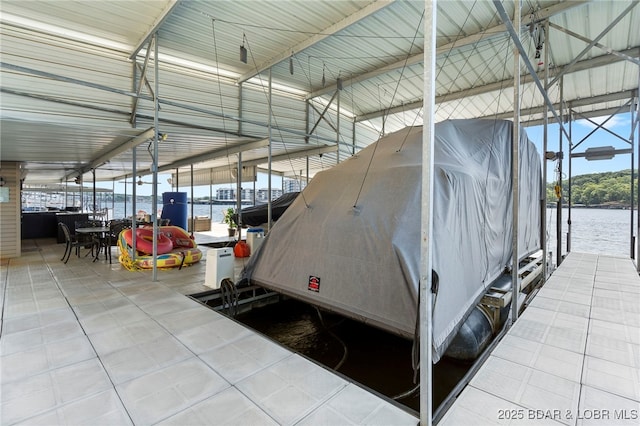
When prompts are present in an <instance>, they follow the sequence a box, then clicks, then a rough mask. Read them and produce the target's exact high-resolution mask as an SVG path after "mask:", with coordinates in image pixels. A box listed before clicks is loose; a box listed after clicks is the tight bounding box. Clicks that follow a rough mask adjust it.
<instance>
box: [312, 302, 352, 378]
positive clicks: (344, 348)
mask: <svg viewBox="0 0 640 426" xmlns="http://www.w3.org/2000/svg"><path fill="white" fill-rule="evenodd" d="M314 308H316V312H317V313H318V318H320V324H322V327H323V328H324V330H325V331H326V332H327V333H329V335H331V336H332V337H333V338H334V339H336V340H337V341H338V343H340V344H341V345H342V348H343V350H344V351H343V353H342V359H341V360H340V361H339V362H338V363H337V364H336V366H335V367H333V369H334V370H336V371H337V370H339V369H340V367H342V365H343V364H344V362H345V361H346V360H347V357H348V356H349V349H348V348H347V345H346V343H344V341H343V340H342V339H341V338H340V337H338V335H337V334H336V333H334V332H333V331H331V329H330V328H329V327H327V325H326V324H325V323H324V318H322V313H321V312H320V309H319V308H318V307H317V306H314Z"/></svg>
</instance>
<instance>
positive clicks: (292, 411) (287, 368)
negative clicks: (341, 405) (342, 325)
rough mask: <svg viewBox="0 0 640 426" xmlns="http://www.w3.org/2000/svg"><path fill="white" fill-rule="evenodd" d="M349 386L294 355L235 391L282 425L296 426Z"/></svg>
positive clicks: (245, 380) (253, 376)
mask: <svg viewBox="0 0 640 426" xmlns="http://www.w3.org/2000/svg"><path fill="white" fill-rule="evenodd" d="M346 385H347V382H346V381H345V380H343V379H341V378H339V377H337V376H335V375H333V374H331V373H329V372H328V371H326V370H324V369H323V368H321V367H319V366H317V365H315V364H314V363H312V362H310V361H308V360H306V359H304V358H302V357H300V356H299V355H291V356H289V357H287V358H285V359H284V360H282V361H280V362H278V363H276V364H274V365H272V366H270V367H268V368H265V369H263V370H261V371H259V372H258V373H256V374H254V375H252V376H250V377H248V378H246V379H244V380H242V381H241V382H239V383H238V384H237V385H236V387H237V388H238V389H239V390H240V391H241V392H242V393H244V394H245V395H247V396H248V397H249V398H250V399H251V400H252V401H254V402H255V403H256V404H258V405H260V407H262V409H263V410H264V411H265V412H267V414H269V416H271V417H272V418H274V419H275V420H276V421H277V422H278V423H279V424H294V423H296V422H297V421H299V420H301V419H302V418H304V417H305V416H306V415H308V414H310V413H311V412H312V411H313V410H314V409H316V408H317V407H319V406H320V404H321V403H323V402H325V401H326V400H328V399H329V398H330V397H331V396H333V395H334V394H336V393H337V392H338V391H339V390H340V389H342V388H344V387H345V386H346Z"/></svg>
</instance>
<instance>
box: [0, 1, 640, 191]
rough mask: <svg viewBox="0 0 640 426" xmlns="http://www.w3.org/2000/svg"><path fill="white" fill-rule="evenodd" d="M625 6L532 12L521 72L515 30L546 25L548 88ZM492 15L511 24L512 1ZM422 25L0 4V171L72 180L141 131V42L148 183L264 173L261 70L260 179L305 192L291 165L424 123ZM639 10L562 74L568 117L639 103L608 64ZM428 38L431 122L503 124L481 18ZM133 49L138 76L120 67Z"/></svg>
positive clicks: (631, 35)
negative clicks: (160, 172)
mask: <svg viewBox="0 0 640 426" xmlns="http://www.w3.org/2000/svg"><path fill="white" fill-rule="evenodd" d="M632 4H637V2H632V1H599V2H585V1H573V2H557V1H552V0H544V1H542V0H539V1H530V2H528V3H527V4H526V6H524V7H523V11H522V14H523V27H522V29H521V41H522V44H523V46H524V47H525V49H526V51H527V57H528V58H529V60H531V61H534V54H535V43H534V41H533V39H532V37H531V34H530V33H529V31H528V28H527V24H528V23H529V22H531V21H532V20H534V21H538V20H540V24H541V25H542V24H543V23H544V19H545V18H547V17H549V19H550V22H551V23H552V24H553V25H554V26H553V27H552V28H551V29H550V30H549V33H548V34H547V35H546V42H545V44H544V48H545V49H548V51H549V54H550V61H549V64H545V65H544V66H546V67H548V68H549V70H550V74H551V79H553V78H554V76H555V75H557V73H558V72H560V71H562V70H563V69H564V68H563V67H565V66H567V65H568V64H570V63H571V62H572V61H574V59H575V58H576V56H577V55H578V54H579V53H580V52H582V51H583V50H584V49H585V47H586V46H587V44H588V43H589V40H594V39H595V38H596V37H599V36H600V35H601V33H603V30H604V29H605V27H607V26H608V25H609V23H611V22H613V21H614V20H616V19H617V18H618V17H619V16H620V15H621V14H622V13H623V12H624V11H625V10H626V9H627V8H629V7H630V5H632ZM504 7H505V9H506V10H507V12H508V13H509V14H511V15H512V14H513V10H514V3H513V2H505V3H504ZM423 8H424V2H423V1H412V0H396V1H386V0H384V1H383V0H380V1H377V2H376V1H348V0H342V1H313V2H310V1H302V0H300V1H279V2H269V1H258V0H244V1H234V2H226V1H225V2H222V1H215V0H203V1H198V2H193V1H173V0H167V1H153V2H141V1H106V2H94V1H70V0H59V1H55V2H51V1H46V0H42V1H29V2H24V1H18V0H3V1H2V3H0V10H1V11H2V15H0V35H1V36H2V58H1V61H2V68H1V69H0V72H1V74H0V77H1V80H0V85H1V89H2V99H1V101H0V102H1V107H2V108H1V117H0V118H1V119H2V123H1V124H2V133H1V137H2V139H1V151H0V156H1V159H2V161H18V162H22V163H24V164H23V167H24V169H25V173H26V180H27V182H29V181H32V182H59V181H61V180H63V179H65V177H66V178H68V179H74V178H75V176H74V175H73V174H74V173H79V172H86V171H87V170H88V168H89V166H90V165H91V164H92V163H94V162H95V160H96V159H98V158H101V157H102V156H104V155H107V154H108V153H110V152H114V150H115V149H117V147H119V146H121V145H123V144H125V143H126V142H127V141H129V140H131V139H133V138H134V137H135V136H136V135H138V134H140V133H142V132H143V131H144V130H146V129H147V128H149V127H151V126H153V116H154V104H153V100H152V99H153V93H152V92H153V91H154V90H155V88H154V87H155V81H154V78H155V77H154V71H155V66H156V62H155V61H154V59H153V58H151V59H150V60H149V63H148V68H147V72H146V80H147V81H145V84H143V85H142V87H141V88H140V89H139V90H140V96H139V98H138V101H137V103H136V102H135V98H136V92H137V91H138V86H137V83H138V82H139V79H140V75H141V71H140V70H141V69H142V68H143V66H144V63H145V54H146V50H147V49H148V48H149V47H150V46H149V45H147V44H144V43H143V41H144V40H146V39H147V37H148V35H149V34H151V33H153V32H154V31H155V30H157V31H158V49H159V53H160V55H159V68H158V71H159V81H158V86H159V88H158V96H159V98H160V111H159V131H160V132H162V133H166V134H167V135H168V138H167V140H166V141H164V142H162V143H161V144H160V146H159V157H158V162H159V165H160V167H161V168H163V169H167V170H172V168H173V167H174V166H175V168H178V169H180V168H184V166H183V164H184V163H185V161H188V160H189V159H193V160H194V161H197V163H196V164H195V167H196V168H197V169H204V168H218V167H224V166H225V165H228V164H230V158H231V159H232V160H233V161H236V159H235V156H232V157H229V158H228V156H227V152H228V151H229V150H234V152H235V150H240V149H245V148H246V149H247V151H246V152H245V153H243V160H244V161H254V162H259V161H263V162H262V163H259V164H256V165H258V166H259V167H263V168H264V167H266V158H267V157H268V148H267V146H266V144H261V143H260V141H263V140H265V138H267V137H268V134H269V106H268V102H269V96H268V91H267V85H268V80H269V71H268V70H269V69H270V71H271V79H272V81H273V86H274V90H273V97H272V113H273V114H272V117H271V126H272V137H273V142H272V155H273V156H274V158H277V159H278V161H277V162H276V163H275V164H274V165H273V169H274V170H276V171H277V172H279V173H281V174H287V175H300V174H302V175H306V168H307V159H306V158H304V157H302V158H297V156H296V158H289V155H290V154H289V153H294V152H296V151H299V150H303V149H307V148H313V147H325V146H333V147H334V148H335V144H336V141H337V140H339V142H340V150H339V151H335V150H334V151H333V152H325V153H323V154H322V156H320V155H318V154H314V155H312V156H311V157H309V167H310V172H309V174H310V175H311V176H313V174H314V173H315V172H317V171H319V170H322V169H325V168H327V167H331V166H332V165H334V164H335V163H336V161H338V157H339V158H340V159H341V160H342V159H344V158H347V156H348V155H351V154H352V153H353V152H357V151H358V150H359V149H360V148H361V147H364V146H366V145H368V144H369V143H371V142H373V141H374V140H376V139H377V138H378V137H379V136H380V134H381V133H382V132H385V133H389V132H392V131H395V130H397V129H399V128H402V127H404V126H407V125H417V124H421V122H422V111H421V104H422V92H423V89H422V78H423V66H422V48H423V43H424V40H423V28H422V26H423V23H422V13H423ZM638 9H639V8H637V7H636V8H633V9H632V10H631V11H630V12H629V13H627V14H626V15H625V16H624V17H623V18H622V19H621V20H620V22H618V23H617V24H616V25H615V26H614V27H613V28H612V29H611V30H610V31H608V32H607V33H606V34H603V36H602V37H601V38H600V39H599V44H600V45H601V47H598V46H595V47H593V48H591V49H590V50H588V51H587V52H586V54H585V55H584V56H583V57H581V58H579V59H578V60H577V61H576V64H575V65H574V67H573V69H572V70H569V71H568V72H567V73H566V74H565V75H564V77H563V79H562V84H563V92H564V100H565V101H566V102H569V103H572V104H575V105H577V106H576V108H577V109H578V111H582V112H584V113H590V114H596V115H597V114H598V111H609V110H610V109H611V108H615V107H618V106H620V105H622V104H624V103H625V102H627V101H628V100H629V99H630V97H632V96H633V92H632V91H634V90H637V88H638V65H637V63H633V62H631V61H629V60H625V58H624V56H620V55H618V56H616V55H613V54H611V53H609V51H610V50H613V51H619V52H624V53H625V54H627V55H629V56H631V57H633V58H635V59H636V60H637V58H638V57H639V56H640V32H638V31H637V28H639V27H640V11H639V10H638ZM571 33H575V34H578V35H579V37H580V38H582V39H583V40H581V39H580V38H579V37H576V36H575V35H571ZM437 37H438V39H437V44H438V47H439V54H438V58H437V65H436V66H437V70H436V73H437V77H436V78H437V84H436V91H437V107H436V113H435V117H434V118H435V120H436V121H441V120H444V119H449V118H468V117H505V116H506V117H509V114H510V112H511V111H512V110H513V96H512V81H513V49H514V47H513V43H512V41H511V40H510V38H509V36H508V34H507V33H506V31H505V29H504V26H503V25H501V22H500V19H499V15H498V13H497V11H496V9H495V7H494V5H493V3H492V2H482V1H477V2H467V1H446V2H439V3H438V28H437ZM585 40H586V41H585ZM241 45H244V46H245V47H246V49H247V59H248V60H247V63H246V64H245V63H242V62H241V61H240V58H239V49H240V46H241ZM140 46H141V47H142V49H141V50H140V51H139V52H138V55H137V57H136V58H135V65H134V61H131V60H130V59H129V57H130V56H131V55H132V54H133V53H134V52H135V51H136V50H137V48H138V47H140ZM290 60H291V62H292V63H293V74H291V72H290ZM537 62H538V61H537V60H535V61H534V65H536V64H537ZM269 66H270V67H269ZM536 66H537V65H536ZM134 67H136V68H137V69H136V70H135V71H134ZM522 68H523V69H522V75H523V77H522V80H523V82H522V88H521V90H522V99H523V104H522V106H521V108H522V110H523V111H524V112H525V115H523V117H522V119H523V121H524V122H526V121H528V120H540V119H541V111H540V108H539V107H540V106H541V105H542V103H543V99H542V96H541V95H540V94H539V93H538V92H537V89H536V88H535V87H534V84H533V83H532V81H531V79H530V78H527V77H526V75H525V74H526V71H525V69H524V67H522ZM542 71H543V67H539V75H540V76H542ZM246 78H249V80H247V81H244V80H245V79H246ZM338 79H340V81H341V83H342V85H343V90H341V91H340V95H339V97H338V96H334V95H335V94H336V86H337V81H338ZM238 83H241V84H238ZM559 93H560V91H559V89H558V85H557V84H555V85H553V86H552V87H550V89H549V96H550V98H551V100H552V101H553V102H555V103H558V102H559V101H560V99H559ZM604 95H612V97H610V98H603V96H604ZM338 98H339V107H338ZM307 99H309V100H308V101H307ZM589 99H593V102H589ZM134 103H136V109H135V120H132V112H133V105H134ZM327 105H328V107H327ZM325 107H327V108H326V111H325ZM338 109H339V110H340V116H339V117H338V114H337V111H338ZM323 111H324V113H323ZM354 120H355V123H354ZM133 123H135V128H134V127H133V126H134V124H133ZM338 123H339V124H338ZM338 126H339V127H338ZM311 129H313V131H312V132H311V133H310V134H309V135H307V134H308V133H309V132H310V130H311ZM247 144H248V145H247ZM147 146H148V141H144V143H143V144H142V145H141V146H140V147H139V148H138V150H137V152H138V155H137V161H138V169H139V170H142V171H139V173H144V170H145V169H146V170H148V169H149V167H150V165H151V157H150V156H149V154H148V152H147ZM258 146H259V147H258ZM353 146H356V148H355V149H353V148H352V147H353ZM234 155H235V154H234ZM131 167H132V152H131V150H125V151H124V152H122V153H118V154H117V155H114V156H112V157H111V158H110V159H109V162H108V163H107V164H104V165H99V167H98V169H97V171H96V176H97V178H98V179H120V178H121V177H122V176H124V175H126V174H130V173H131ZM88 178H89V176H86V177H85V179H88Z"/></svg>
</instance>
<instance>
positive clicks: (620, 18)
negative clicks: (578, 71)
mask: <svg viewBox="0 0 640 426" xmlns="http://www.w3.org/2000/svg"><path fill="white" fill-rule="evenodd" d="M496 2H497V0H494V4H495V3H496ZM637 5H638V0H633V1H632V3H631V4H630V5H629V6H627V8H626V9H625V10H624V11H623V12H622V13H621V14H620V15H619V16H618V17H617V18H616V19H614V20H613V21H612V22H611V23H609V25H607V27H606V28H605V29H604V30H602V32H601V33H600V34H598V36H597V37H596V38H595V39H593V40H592V41H591V43H589V44H588V45H587V47H585V48H584V49H583V50H582V52H580V53H578V56H576V57H575V58H573V60H572V61H571V62H569V63H568V64H567V65H566V66H564V68H563V70H562V71H561V72H560V73H559V74H558V75H556V76H555V77H554V78H553V80H551V83H549V85H550V86H553V85H554V84H555V82H556V81H558V80H559V79H560V78H561V77H562V76H563V75H564V74H565V73H566V72H568V71H570V70H571V67H573V65H574V64H575V63H576V62H578V61H579V60H580V58H582V57H583V56H584V55H585V54H586V53H587V52H588V51H589V50H591V48H592V47H593V46H595V44H596V43H597V42H598V41H599V40H600V39H601V38H602V37H604V36H605V35H606V34H607V33H608V32H609V31H611V29H612V28H613V27H615V26H616V25H617V24H618V22H620V21H621V20H622V18H624V17H625V16H626V15H627V13H629V12H631V9H633V8H634V7H636V6H637ZM503 10H504V9H503Z"/></svg>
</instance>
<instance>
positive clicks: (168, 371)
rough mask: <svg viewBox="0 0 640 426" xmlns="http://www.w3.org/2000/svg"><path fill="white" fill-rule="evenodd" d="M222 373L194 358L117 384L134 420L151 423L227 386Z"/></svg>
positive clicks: (169, 415)
mask: <svg viewBox="0 0 640 426" xmlns="http://www.w3.org/2000/svg"><path fill="white" fill-rule="evenodd" d="M229 386H230V385H229V383H227V382H226V381H225V380H224V379H223V378H222V377H220V376H219V375H218V374H216V373H215V372H214V371H213V370H211V369H210V368H209V367H207V366H206V364H205V363H204V362H202V361H200V360H199V359H197V358H195V357H194V358H189V359H187V360H186V361H182V362H179V363H177V364H173V365H170V366H168V367H166V368H163V369H161V370H156V371H154V372H152V373H149V374H146V375H144V376H141V377H138V378H136V379H133V380H131V381H129V382H125V383H122V384H120V385H117V386H116V390H117V391H118V394H119V395H120V397H121V398H122V402H123V403H124V406H125V408H126V409H127V411H128V412H129V413H130V415H131V418H132V419H133V421H134V423H136V424H141V425H142V424H145V425H146V424H154V423H157V422H159V421H160V420H163V419H166V418H168V417H171V416H173V415H175V414H177V413H179V412H180V411H182V410H184V409H186V408H188V407H190V406H193V405H195V404H197V403H199V402H201V401H204V400H205V399H207V398H209V397H211V396H213V395H215V394H216V393H218V392H221V391H222V390H224V389H227V388H228V387H229Z"/></svg>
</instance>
